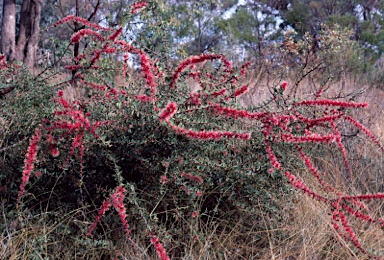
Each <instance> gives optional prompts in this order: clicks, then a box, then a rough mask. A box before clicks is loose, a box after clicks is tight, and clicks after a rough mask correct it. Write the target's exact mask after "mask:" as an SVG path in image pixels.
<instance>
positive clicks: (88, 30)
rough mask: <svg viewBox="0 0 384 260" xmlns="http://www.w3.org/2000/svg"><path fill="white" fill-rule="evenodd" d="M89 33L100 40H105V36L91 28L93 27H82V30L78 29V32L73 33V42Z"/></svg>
mask: <svg viewBox="0 0 384 260" xmlns="http://www.w3.org/2000/svg"><path fill="white" fill-rule="evenodd" d="M87 35H90V36H94V37H95V38H96V39H98V40H99V41H104V37H103V36H101V35H100V34H99V33H98V32H96V31H94V30H91V29H81V30H80V31H78V32H76V33H75V34H73V35H72V37H71V42H72V43H77V42H79V41H80V40H81V39H82V38H83V37H85V36H87Z"/></svg>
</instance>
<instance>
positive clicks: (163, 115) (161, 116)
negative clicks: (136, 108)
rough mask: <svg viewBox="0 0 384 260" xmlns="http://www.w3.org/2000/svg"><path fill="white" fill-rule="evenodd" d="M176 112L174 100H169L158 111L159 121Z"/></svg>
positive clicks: (168, 117)
mask: <svg viewBox="0 0 384 260" xmlns="http://www.w3.org/2000/svg"><path fill="white" fill-rule="evenodd" d="M176 112H177V104H176V103H175V102H170V103H169V104H168V105H167V106H166V107H165V108H164V109H163V110H161V111H160V113H159V119H160V121H168V120H169V119H171V118H172V117H173V116H174V115H175V114H176Z"/></svg>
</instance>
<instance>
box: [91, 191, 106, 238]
mask: <svg viewBox="0 0 384 260" xmlns="http://www.w3.org/2000/svg"><path fill="white" fill-rule="evenodd" d="M110 206H111V202H110V199H109V198H107V199H106V200H105V201H104V202H103V205H102V206H101V207H100V209H99V212H98V214H97V216H96V219H95V221H94V222H93V223H92V225H91V226H90V227H89V229H88V232H87V234H86V236H90V235H91V234H92V232H93V230H95V228H96V226H97V224H98V223H99V222H100V219H101V218H102V217H103V216H104V214H105V212H107V210H108V209H109V207H110Z"/></svg>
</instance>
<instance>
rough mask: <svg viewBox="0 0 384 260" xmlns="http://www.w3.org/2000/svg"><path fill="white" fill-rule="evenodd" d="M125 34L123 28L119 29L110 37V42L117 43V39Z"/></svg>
mask: <svg viewBox="0 0 384 260" xmlns="http://www.w3.org/2000/svg"><path fill="white" fill-rule="evenodd" d="M122 32H123V28H119V29H117V30H116V31H114V32H113V33H112V34H111V35H110V36H109V37H108V40H110V41H115V40H116V39H117V37H119V36H120V34H121V33H122Z"/></svg>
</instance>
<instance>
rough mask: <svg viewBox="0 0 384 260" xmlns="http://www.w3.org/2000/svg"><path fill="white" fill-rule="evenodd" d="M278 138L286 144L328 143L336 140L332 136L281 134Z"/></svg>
mask: <svg viewBox="0 0 384 260" xmlns="http://www.w3.org/2000/svg"><path fill="white" fill-rule="evenodd" d="M280 137H281V140H282V141H283V142H286V143H329V142H333V141H334V140H335V139H337V138H336V136H335V135H333V134H328V135H320V134H311V135H306V136H295V135H293V134H284V133H282V134H281V135H280Z"/></svg>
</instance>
